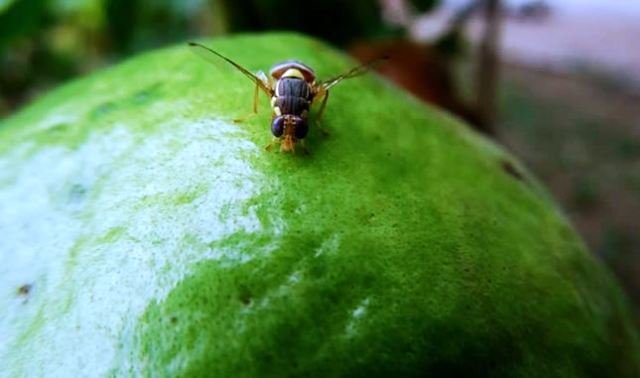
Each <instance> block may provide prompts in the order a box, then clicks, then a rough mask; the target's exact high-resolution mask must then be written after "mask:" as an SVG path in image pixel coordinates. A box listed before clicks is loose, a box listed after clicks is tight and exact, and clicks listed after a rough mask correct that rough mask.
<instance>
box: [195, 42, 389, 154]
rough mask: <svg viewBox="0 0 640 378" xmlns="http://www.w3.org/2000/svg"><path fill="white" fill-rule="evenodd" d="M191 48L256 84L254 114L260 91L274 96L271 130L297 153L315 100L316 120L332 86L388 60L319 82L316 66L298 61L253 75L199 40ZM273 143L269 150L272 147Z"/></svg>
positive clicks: (282, 145) (286, 148) (283, 147)
mask: <svg viewBox="0 0 640 378" xmlns="http://www.w3.org/2000/svg"><path fill="white" fill-rule="evenodd" d="M189 46H190V47H191V49H192V50H193V51H194V52H195V53H196V54H198V55H200V56H201V57H203V58H204V59H206V60H209V61H214V63H215V61H216V60H219V59H222V60H224V61H226V62H227V63H229V64H231V65H232V66H233V67H235V68H236V69H237V70H238V71H240V72H241V73H243V74H244V75H245V76H246V77H247V78H249V79H250V80H251V81H253V82H254V83H255V85H256V87H255V91H254V95H253V114H256V113H257V112H258V97H259V92H260V91H262V92H264V93H265V94H266V95H267V96H269V97H270V99H271V109H272V119H271V133H272V134H273V136H274V137H275V138H276V139H277V140H279V141H280V150H281V151H283V152H293V151H294V150H295V146H296V144H297V143H302V142H303V140H304V138H305V137H306V136H307V133H308V132H309V109H310V107H311V105H312V104H313V103H316V102H317V101H320V100H321V103H320V109H319V110H318V115H317V117H316V121H317V122H319V121H320V119H321V118H322V114H323V112H324V109H325V107H326V106H327V100H328V99H329V89H331V88H332V87H333V86H335V85H336V84H338V83H340V82H341V81H342V80H345V79H350V78H353V77H356V76H360V75H362V74H365V73H366V72H367V71H369V69H370V68H371V67H372V66H373V65H375V64H376V63H378V62H380V61H382V60H385V59H387V58H386V57H384V58H380V59H375V60H372V61H369V62H367V63H364V64H362V65H359V66H356V67H354V68H352V69H351V70H349V71H347V72H345V73H343V74H342V75H338V76H336V77H333V78H331V79H329V80H325V81H317V80H316V74H315V72H314V71H313V69H312V68H311V67H309V66H307V65H306V64H304V63H302V62H299V61H296V60H286V61H284V62H280V63H277V64H274V65H273V66H272V67H271V70H270V71H269V75H270V77H267V76H266V75H265V74H264V72H262V71H259V72H258V73H257V74H253V73H252V72H251V71H249V70H248V69H246V68H244V67H242V66H241V65H240V64H238V63H236V62H234V61H233V60H231V59H229V58H227V57H225V56H223V55H222V54H220V53H218V52H216V51H214V50H212V49H210V48H208V47H206V46H204V45H201V44H199V43H195V42H190V43H189ZM271 146H272V145H271V144H269V145H268V146H267V149H270V148H271Z"/></svg>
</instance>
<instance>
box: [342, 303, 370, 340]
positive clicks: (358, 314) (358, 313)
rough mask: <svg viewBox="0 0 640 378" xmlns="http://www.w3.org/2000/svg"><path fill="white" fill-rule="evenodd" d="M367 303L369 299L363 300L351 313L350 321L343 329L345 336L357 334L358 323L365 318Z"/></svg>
mask: <svg viewBox="0 0 640 378" xmlns="http://www.w3.org/2000/svg"><path fill="white" fill-rule="evenodd" d="M369 302H370V299H369V298H365V299H363V300H362V301H361V302H360V303H359V304H358V305H357V306H356V308H355V309H353V310H352V311H351V314H350V315H351V316H350V319H349V320H348V322H347V325H346V327H345V334H346V336H348V337H352V336H354V335H355V334H356V333H357V328H358V323H359V322H360V321H362V318H364V317H365V316H366V314H367V311H368V308H369Z"/></svg>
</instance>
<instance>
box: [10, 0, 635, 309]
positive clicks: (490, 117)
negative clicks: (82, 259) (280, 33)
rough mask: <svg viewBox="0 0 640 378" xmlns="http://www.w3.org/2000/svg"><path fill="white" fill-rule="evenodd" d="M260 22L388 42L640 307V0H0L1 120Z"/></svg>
mask: <svg viewBox="0 0 640 378" xmlns="http://www.w3.org/2000/svg"><path fill="white" fill-rule="evenodd" d="M260 30H297V31H301V32H304V33H307V34H311V35H314V36H316V37H318V38H321V39H324V40H326V41H328V42H330V43H332V44H333V45H335V46H337V47H339V48H342V49H344V50H345V51H347V52H348V53H350V54H352V55H353V56H354V57H355V58H356V59H360V60H366V59H370V58H374V57H377V56H380V55H383V54H385V55H390V56H391V57H392V60H391V63H389V64H386V65H384V66H382V67H381V70H382V72H381V73H382V74H384V75H386V76H387V77H389V78H390V79H391V80H393V81H395V82H396V83H398V84H399V85H401V86H404V87H405V88H407V89H408V90H409V91H411V92H413V93H414V94H415V95H416V96H417V97H419V98H420V99H422V100H424V101H425V102H428V103H431V104H434V105H436V106H438V107H441V108H444V109H446V110H447V111H449V112H450V113H452V114H455V115H457V116H458V117H460V118H463V119H465V120H466V121H467V122H468V124H469V125H470V127H473V128H475V129H477V130H478V131H479V132H482V133H484V134H486V135H487V136H488V137H490V138H492V139H494V140H495V141H497V142H498V143H500V144H502V145H504V146H506V148H507V149H509V150H510V151H511V152H512V153H513V154H515V155H517V156H518V157H520V158H521V159H522V160H523V161H524V162H525V163H526V164H527V165H528V166H529V167H530V168H531V169H532V170H533V171H534V173H535V174H536V175H537V176H538V177H539V178H540V179H541V180H542V181H543V182H544V183H545V184H546V186H547V187H548V188H549V190H550V191H551V192H552V193H553V195H554V197H555V198H556V199H557V200H558V201H559V202H560V203H561V205H562V207H563V209H564V210H565V211H566V212H567V214H568V215H569V217H570V218H571V220H572V221H573V223H574V224H575V225H576V227H577V229H578V231H579V232H580V233H581V234H582V236H583V238H584V239H585V240H586V242H587V244H588V245H589V247H590V250H591V251H592V252H593V253H594V254H595V256H596V257H597V258H599V259H601V260H602V261H603V262H604V263H605V264H606V265H608V266H609V267H610V268H611V269H612V271H613V272H615V274H616V275H617V277H618V279H619V280H620V282H621V283H622V284H623V286H624V287H625V288H626V290H627V292H628V293H629V295H630V297H631V298H632V300H633V302H634V306H635V309H636V314H640V42H639V40H640V1H638V0H616V1H612V0H349V1H342V0H305V1H300V0H155V1H142V0H0V118H4V117H7V116H9V115H10V114H12V113H13V112H15V111H16V110H17V109H19V108H20V107H21V106H23V105H24V104H25V103H27V102H29V101H32V100H33V99H34V98H37V97H38V96H39V95H41V94H42V93H44V92H46V91H47V90H49V89H51V88H52V87H55V86H57V85H60V84H61V83H63V82H65V81H67V80H70V79H72V78H74V77H77V76H82V75H85V74H87V73H89V72H91V71H94V70H96V69H99V68H101V67H105V66H108V65H110V64H113V63H115V62H118V61H120V60H122V59H125V58H126V57H128V56H130V55H133V54H136V53H138V52H141V51H144V50H148V49H152V48H156V47H161V46H165V45H169V44H174V43H183V42H184V41H187V40H189V39H192V38H197V37H200V36H216V35H223V34H228V33H233V32H241V31H260ZM639 319H640V317H639Z"/></svg>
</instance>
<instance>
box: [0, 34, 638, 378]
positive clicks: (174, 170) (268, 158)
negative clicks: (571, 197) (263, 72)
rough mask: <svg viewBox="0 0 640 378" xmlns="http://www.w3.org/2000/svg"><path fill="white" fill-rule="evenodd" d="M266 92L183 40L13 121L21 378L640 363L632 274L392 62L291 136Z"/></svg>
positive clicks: (523, 373)
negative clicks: (274, 128)
mask: <svg viewBox="0 0 640 378" xmlns="http://www.w3.org/2000/svg"><path fill="white" fill-rule="evenodd" d="M205 44H206V45H208V46H211V47H212V48H214V49H217V50H218V51H220V52H221V53H224V54H225V55H227V56H229V57H231V58H232V59H234V60H236V61H238V62H239V63H241V64H243V65H245V66H247V67H248V68H249V69H251V70H254V71H257V70H259V69H265V68H268V67H270V66H271V65H272V64H273V63H274V62H279V61H283V60H285V59H288V58H296V59H299V60H301V61H303V62H304V63H305V64H308V65H309V66H311V67H313V68H314V70H315V71H316V73H317V75H318V78H319V79H322V78H324V77H331V76H334V75H335V74H337V73H340V72H342V71H344V70H345V69H347V68H349V67H350V66H351V65H352V64H354V62H352V61H350V60H348V59H347V58H345V57H344V56H343V55H341V54H340V53H338V52H336V51H334V50H333V49H331V48H329V47H327V46H326V45H324V44H322V43H320V42H318V41H316V40H313V39H309V38H307V37H304V36H300V35H295V34H284V33H274V34H263V35H242V36H235V37H229V38H220V39H215V40H211V41H205ZM252 93H253V86H252V84H251V82H250V81H248V80H246V78H244V77H243V76H242V75H240V74H236V73H235V72H234V71H233V69H227V68H225V67H224V66H221V67H215V66H211V65H209V64H208V63H207V62H204V61H202V60H201V59H199V58H198V57H197V56H195V55H193V54H190V53H189V51H188V49H187V48H186V46H176V47H172V48H168V49H163V50H159V51H156V52H152V53H148V54H144V55H141V56H138V57H136V58H133V59H131V60H128V61H126V62H124V63H122V64H119V65H116V66H115V67H113V68H110V69H108V70H105V71H102V72H100V73H96V74H94V75H91V76H89V77H86V78H83V79H80V80H77V81H74V82H72V83H70V84H68V85H65V86H63V87H61V88H59V89H57V90H55V91H53V92H51V93H49V94H48V95H46V96H44V97H42V98H41V99H39V100H38V101H36V102H34V103H33V104H31V105H30V106H28V107H27V108H25V109H24V110H22V111H21V112H19V113H18V114H16V115H15V116H13V117H11V118H9V119H7V120H4V121H2V122H1V123H0V234H1V235H3V237H2V238H1V239H0V308H2V309H3V310H2V312H1V313H0V340H1V341H2V342H0V366H2V367H3V369H0V376H3V377H4V376H6V377H20V376H30V377H31V376H130V375H142V376H172V377H173V376H194V377H201V376H219V377H285V376H305V377H309V376H317V377H328V376H341V377H372V376H380V377H387V376H402V377H413V376H433V377H442V376H474V377H477V376H480V377H482V376H487V377H607V376H608V377H636V376H640V348H639V343H638V330H637V329H636V328H635V327H634V325H633V322H632V321H631V316H630V314H629V310H628V308H627V305H626V303H625V299H624V298H623V296H622V295H621V292H620V289H619V288H618V286H617V285H616V283H615V282H614V280H613V279H612V278H611V277H610V276H609V274H608V273H607V272H606V271H605V270H604V269H603V268H602V267H601V266H600V264H599V263H597V262H596V261H594V259H593V258H592V257H590V256H589V255H588V253H587V252H586V251H585V248H584V245H583V243H582V242H581V241H580V239H579V238H578V237H577V236H576V234H575V232H574V231H573V229H572V228H571V226H570V225H569V224H568V222H567V220H566V219H565V217H564V216H563V215H562V213H561V212H559V211H558V210H557V209H556V207H555V205H554V204H553V202H552V201H551V200H550V199H549V198H548V196H547V195H546V193H545V191H544V190H543V189H542V188H541V187H540V186H539V184H538V183H537V182H536V181H535V179H534V178H532V177H531V175H530V174H529V173H528V172H527V170H526V169H525V168H523V167H522V166H521V165H520V164H519V163H518V162H517V161H516V160H514V158H513V157H511V156H510V155H509V154H507V153H506V152H505V151H503V150H502V149H500V148H499V147H497V146H495V145H494V144H492V143H490V142H488V141H487V140H485V139H483V138H482V137H480V136H478V135H476V134H475V133H473V132H472V131H469V129H468V128H466V127H465V126H464V125H461V124H460V123H459V122H458V121H457V120H455V119H453V118H451V117H449V116H447V115H445V114H442V113H440V112H439V111H436V110H434V109H431V108H429V107H426V106H424V105H423V104H421V103H419V102H418V101H416V100H415V99H413V98H411V97H410V96H408V95H407V94H405V93H404V92H402V91H401V90H399V89H397V88H395V87H393V86H391V85H390V84H388V83H386V82H384V81H382V80H381V79H379V78H377V77H376V76H375V75H368V76H364V77H360V78H358V79H353V80H349V81H345V82H344V83H342V84H340V85H339V86H337V87H336V88H334V89H333V90H332V95H331V99H330V100H329V103H328V106H327V109H326V112H325V114H324V116H323V127H325V128H327V129H329V131H330V135H329V136H323V135H322V134H321V133H320V132H318V127H317V125H314V123H313V119H314V118H313V116H314V114H313V112H312V114H311V118H310V120H311V123H310V125H309V126H310V133H309V135H308V137H307V138H306V142H307V145H306V146H307V149H308V151H309V154H299V153H297V154H282V153H277V152H267V151H265V150H264V146H265V145H266V144H267V143H269V141H270V140H271V130H270V127H271V118H270V114H269V108H268V99H266V98H262V99H261V103H260V114H259V116H257V117H254V118H252V119H250V120H249V121H246V122H244V123H240V124H237V123H233V122H232V119H234V118H237V117H238V116H242V115H244V114H246V113H247V112H249V111H250V109H251V101H252ZM505 167H508V168H505ZM25 288H28V289H25Z"/></svg>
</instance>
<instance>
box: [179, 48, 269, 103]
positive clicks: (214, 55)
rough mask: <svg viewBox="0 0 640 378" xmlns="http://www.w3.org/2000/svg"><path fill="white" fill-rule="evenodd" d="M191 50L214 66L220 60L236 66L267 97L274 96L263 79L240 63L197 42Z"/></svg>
mask: <svg viewBox="0 0 640 378" xmlns="http://www.w3.org/2000/svg"><path fill="white" fill-rule="evenodd" d="M189 48H190V49H191V51H193V52H194V53H195V54H196V55H198V56H200V57H201V58H203V59H205V60H207V61H209V62H211V63H213V64H218V63H219V59H222V60H224V61H225V62H227V63H229V64H231V65H232V66H234V67H235V68H236V69H237V70H238V71H240V72H242V74H244V76H246V77H247V78H249V79H250V80H251V81H253V82H254V83H256V85H257V86H258V87H260V89H262V90H263V91H264V92H265V93H266V94H267V95H269V96H273V90H272V89H271V88H270V87H269V86H268V84H266V83H265V82H264V81H263V80H262V79H261V78H259V77H258V76H256V75H255V74H253V73H252V72H251V71H249V70H248V69H246V68H244V67H242V66H241V65H239V64H238V63H236V62H234V61H233V60H231V59H229V58H227V57H226V56H224V55H222V54H220V53H218V52H216V51H214V50H212V49H210V48H208V47H207V46H204V45H201V44H199V43H196V42H189Z"/></svg>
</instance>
